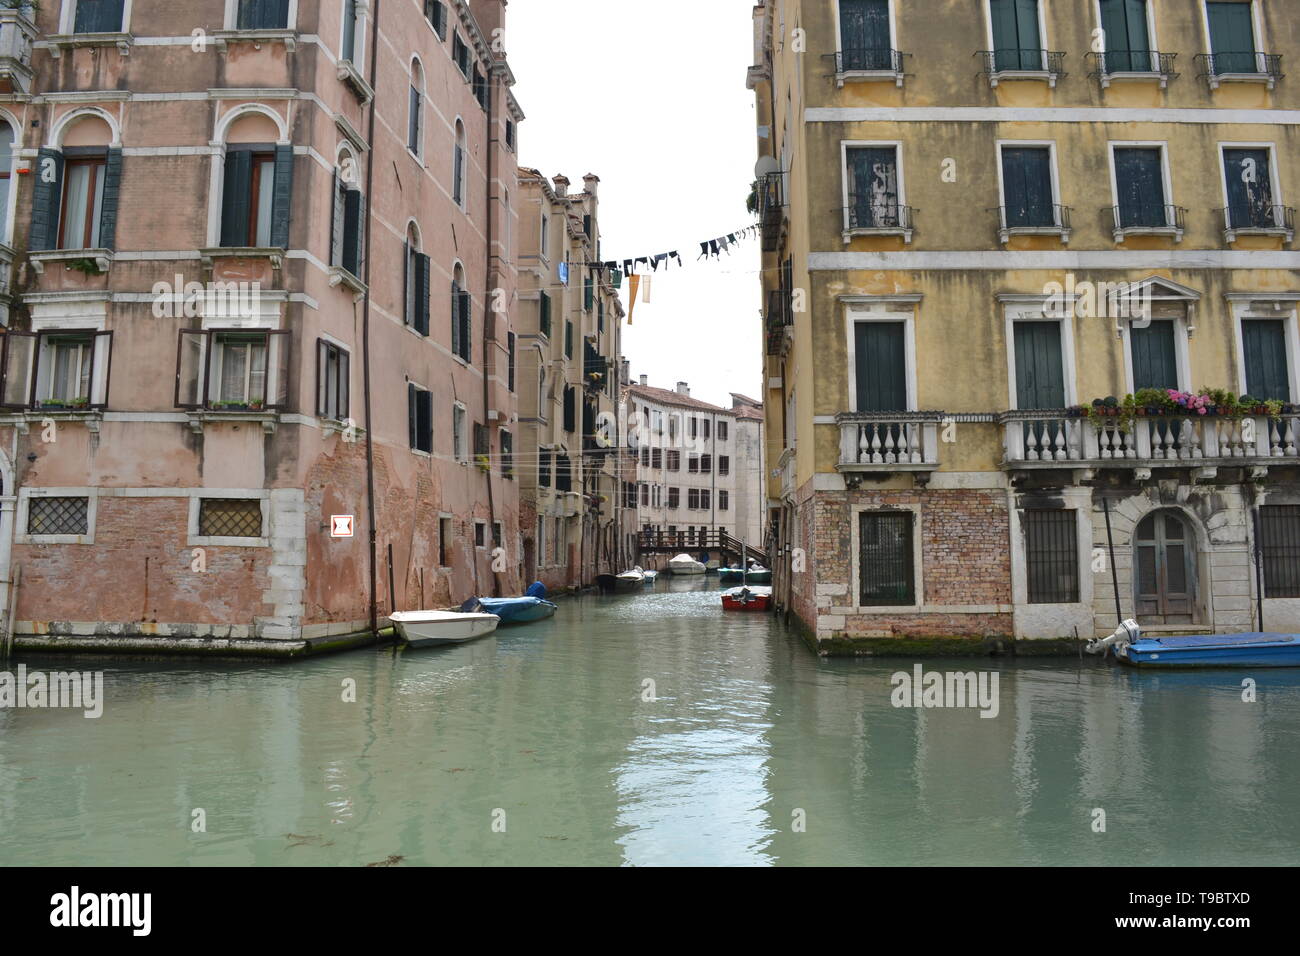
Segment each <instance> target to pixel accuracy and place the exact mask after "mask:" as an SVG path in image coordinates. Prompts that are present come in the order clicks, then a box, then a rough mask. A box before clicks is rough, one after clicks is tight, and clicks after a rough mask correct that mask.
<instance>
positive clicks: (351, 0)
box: [339, 0, 366, 70]
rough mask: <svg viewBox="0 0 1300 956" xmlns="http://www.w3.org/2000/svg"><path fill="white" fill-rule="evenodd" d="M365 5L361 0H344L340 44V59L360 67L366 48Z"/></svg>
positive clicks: (357, 67)
mask: <svg viewBox="0 0 1300 956" xmlns="http://www.w3.org/2000/svg"><path fill="white" fill-rule="evenodd" d="M364 13H365V5H364V4H363V3H362V2H361V0H343V38H342V42H341V43H340V44H339V59H340V60H343V61H347V62H348V63H351V64H352V66H353V67H354V68H355V69H358V70H359V69H360V68H361V66H362V61H363V60H364V51H365V48H366V36H365V30H364V28H365V16H364Z"/></svg>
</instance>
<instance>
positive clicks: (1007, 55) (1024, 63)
mask: <svg viewBox="0 0 1300 956" xmlns="http://www.w3.org/2000/svg"><path fill="white" fill-rule="evenodd" d="M975 55H976V56H977V57H979V58H980V62H981V63H982V64H983V66H982V68H981V70H980V72H981V73H983V74H984V75H985V76H986V77H988V80H989V86H997V85H998V81H999V80H1007V79H1011V80H1018V79H1030V80H1034V79H1038V80H1046V81H1047V85H1048V86H1053V87H1054V86H1056V81H1057V80H1060V79H1063V78H1064V77H1065V76H1066V75H1067V74H1066V73H1065V72H1064V71H1063V70H1062V69H1061V64H1062V63H1064V61H1065V53H1064V52H1061V51H1059V50H1020V49H1003V50H980V51H979V52H977V53H976V54H975Z"/></svg>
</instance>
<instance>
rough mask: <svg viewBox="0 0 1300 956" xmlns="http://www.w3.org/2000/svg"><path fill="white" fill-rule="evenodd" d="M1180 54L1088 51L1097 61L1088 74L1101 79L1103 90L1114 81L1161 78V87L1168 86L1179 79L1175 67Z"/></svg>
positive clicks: (1154, 51)
mask: <svg viewBox="0 0 1300 956" xmlns="http://www.w3.org/2000/svg"><path fill="white" fill-rule="evenodd" d="M1177 56H1178V54H1177V53H1161V52H1159V51H1158V50H1107V51H1106V52H1105V53H1089V54H1087V57H1088V59H1090V60H1092V61H1094V62H1095V63H1096V64H1097V68H1096V69H1095V70H1093V71H1092V72H1091V73H1089V74H1088V75H1089V76H1095V77H1097V79H1098V80H1100V82H1101V88H1102V89H1103V90H1104V89H1106V88H1107V87H1108V86H1110V84H1111V82H1112V81H1114V80H1118V79H1122V80H1158V81H1159V83H1160V88H1161V89H1164V88H1165V87H1166V86H1168V85H1169V81H1170V80H1174V79H1177V78H1178V73H1177V72H1175V70H1174V60H1175V58H1176V57H1177Z"/></svg>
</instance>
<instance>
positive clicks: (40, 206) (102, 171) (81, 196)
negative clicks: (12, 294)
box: [9, 112, 122, 251]
mask: <svg viewBox="0 0 1300 956" xmlns="http://www.w3.org/2000/svg"><path fill="white" fill-rule="evenodd" d="M56 135H57V138H58V143H57V146H56V147H55V148H46V149H42V150H41V151H40V156H39V158H38V160H37V171H38V173H39V175H37V176H36V177H35V183H34V186H33V190H32V230H31V239H30V247H31V249H32V250H33V251H38V250H48V249H112V248H113V245H114V239H115V233H116V228H117V193H118V187H119V185H120V183H121V179H122V151H121V150H120V149H116V148H114V147H113V146H112V143H113V140H114V132H113V128H112V127H111V126H110V125H109V123H108V121H107V120H106V119H104V118H103V117H102V116H101V115H98V114H97V113H93V112H88V113H85V114H83V115H79V116H73V117H72V118H71V119H69V120H68V121H67V122H66V123H65V124H64V125H62V126H61V127H60V128H59V129H58V130H57V131H56ZM9 142H10V143H12V138H10V140H9Z"/></svg>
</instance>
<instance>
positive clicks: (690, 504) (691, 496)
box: [686, 488, 700, 511]
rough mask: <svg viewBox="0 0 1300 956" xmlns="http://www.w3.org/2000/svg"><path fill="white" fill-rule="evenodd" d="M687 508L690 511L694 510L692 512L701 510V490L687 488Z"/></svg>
mask: <svg viewBox="0 0 1300 956" xmlns="http://www.w3.org/2000/svg"><path fill="white" fill-rule="evenodd" d="M686 507H687V508H689V509H690V510H692V511H698V510H699V509H700V489H699V488H687V489H686Z"/></svg>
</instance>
